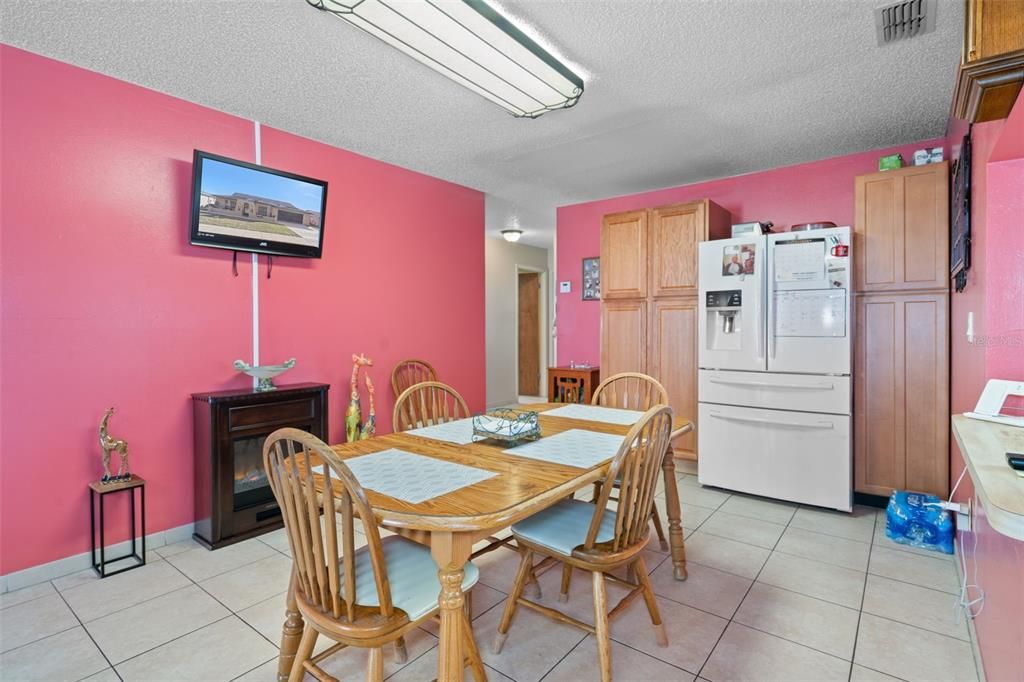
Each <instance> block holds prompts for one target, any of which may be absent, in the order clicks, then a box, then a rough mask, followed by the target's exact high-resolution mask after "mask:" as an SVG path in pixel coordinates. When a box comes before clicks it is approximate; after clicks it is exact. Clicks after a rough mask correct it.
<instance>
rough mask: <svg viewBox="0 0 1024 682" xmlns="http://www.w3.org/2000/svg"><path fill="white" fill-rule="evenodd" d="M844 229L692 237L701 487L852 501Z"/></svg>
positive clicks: (848, 276)
mask: <svg viewBox="0 0 1024 682" xmlns="http://www.w3.org/2000/svg"><path fill="white" fill-rule="evenodd" d="M852 257H853V251H852V248H851V243H850V228H849V227H834V228H827V229H821V230H813V231H808V232H783V233H779V234H769V235H747V236H743V237H737V238H734V239H720V240H716V241H709V242H703V243H701V244H700V260H699V267H700V271H699V276H700V303H699V305H700V308H699V312H698V324H699V329H700V336H699V348H698V365H699V371H698V389H697V390H698V403H699V405H698V419H699V424H700V428H699V429H698V433H697V449H698V452H699V453H700V465H699V467H698V473H697V477H698V479H699V480H700V482H701V483H702V484H705V485H713V486H718V487H721V488H728V489H731V490H738V491H742V492H747V493H753V494H755V495H763V496H765V497H773V498H778V499H783V500H789V501H792V502H800V503H804V504H811V505H816V506H820V507H831V508H834V509H840V510H844V511H850V510H851V509H852V496H853V492H852V489H853V486H852V474H853V456H852V446H851V432H852V429H851V422H852V420H851V413H852V410H851V408H852V402H853V401H852V391H851V382H850V356H851V348H852V339H853V333H852V329H851V319H850V303H851V300H850V299H851V283H852V276H853V268H852V264H851V262H852Z"/></svg>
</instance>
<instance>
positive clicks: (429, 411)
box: [391, 381, 470, 433]
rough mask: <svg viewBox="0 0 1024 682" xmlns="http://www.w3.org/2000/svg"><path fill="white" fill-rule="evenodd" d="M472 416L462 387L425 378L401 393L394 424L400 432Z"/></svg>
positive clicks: (394, 427)
mask: <svg viewBox="0 0 1024 682" xmlns="http://www.w3.org/2000/svg"><path fill="white" fill-rule="evenodd" d="M469 416H470V414H469V408H468V407H466V401H465V400H463V398H462V396H461V395H459V392H458V391H456V390H455V389H454V388H452V387H451V386H449V385H448V384H442V383H441V382H440V381H423V382H421V383H418V384H414V385H412V386H410V387H409V388H407V389H405V390H404V391H402V392H401V394H399V396H398V399H397V400H396V401H395V411H394V414H393V416H392V420H391V426H392V428H393V429H394V431H395V432H396V433H397V432H399V431H410V430H412V429H419V428H423V427H424V426H435V425H437V424H446V423H447V422H453V421H456V420H458V419H466V418H467V417H469Z"/></svg>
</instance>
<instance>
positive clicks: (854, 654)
mask: <svg viewBox="0 0 1024 682" xmlns="http://www.w3.org/2000/svg"><path fill="white" fill-rule="evenodd" d="M877 529H878V514H875V522H874V523H873V524H872V525H871V544H870V545H868V562H867V565H866V566H865V567H864V587H863V588H862V589H861V593H860V608H859V609H857V629H856V631H855V632H856V633H857V634H856V635H855V636H854V638H853V651H852V652H851V653H850V674H849V675H848V676H847V678H846V679H847V680H852V679H853V666H854V661H856V660H857V643H858V642H859V641H860V622H861V620H863V618H864V599H865V598H867V596H868V576H869V575H871V573H870V571H871V553H872V552H873V551H874V549H875V542H874V540H875V531H876V530H877Z"/></svg>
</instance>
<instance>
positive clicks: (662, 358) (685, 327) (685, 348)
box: [649, 296, 697, 459]
mask: <svg viewBox="0 0 1024 682" xmlns="http://www.w3.org/2000/svg"><path fill="white" fill-rule="evenodd" d="M650 337H651V339H650V343H651V358H650V364H649V369H650V374H651V375H652V376H653V377H654V378H655V379H657V380H658V381H660V382H661V383H662V385H664V386H665V390H666V391H668V400H669V405H671V407H672V410H673V412H674V413H675V414H676V415H677V416H680V417H684V418H686V419H689V420H690V421H691V422H693V425H694V429H693V431H691V432H690V433H688V434H686V435H685V436H680V437H679V438H677V439H675V440H674V441H673V443H672V446H673V448H674V449H675V454H676V456H677V457H682V458H684V459H697V298H696V297H692V296H690V297H685V298H678V299H662V300H658V301H655V302H654V303H653V304H652V307H651V324H650Z"/></svg>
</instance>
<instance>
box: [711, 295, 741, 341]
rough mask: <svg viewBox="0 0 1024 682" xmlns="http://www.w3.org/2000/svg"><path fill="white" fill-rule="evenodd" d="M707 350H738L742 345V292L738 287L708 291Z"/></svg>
mask: <svg viewBox="0 0 1024 682" xmlns="http://www.w3.org/2000/svg"><path fill="white" fill-rule="evenodd" d="M705 296H706V305H705V307H706V308H707V315H708V320H707V344H708V350H740V349H741V348H742V347H743V344H742V341H741V338H742V336H741V334H740V332H741V331H742V330H743V292H741V291H740V290H738V289H732V290H726V291H708V292H707V293H706V294H705Z"/></svg>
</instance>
